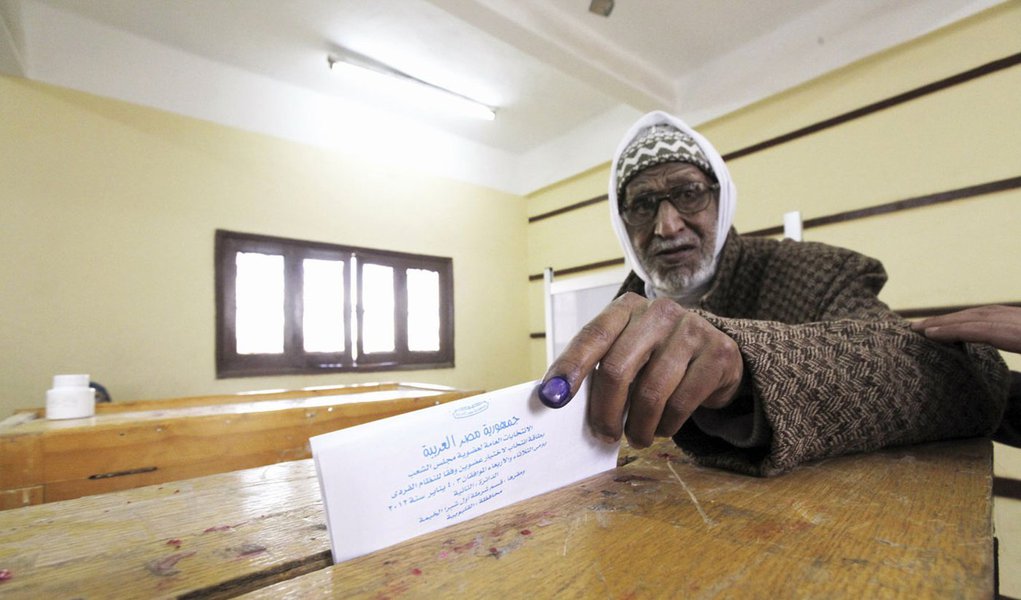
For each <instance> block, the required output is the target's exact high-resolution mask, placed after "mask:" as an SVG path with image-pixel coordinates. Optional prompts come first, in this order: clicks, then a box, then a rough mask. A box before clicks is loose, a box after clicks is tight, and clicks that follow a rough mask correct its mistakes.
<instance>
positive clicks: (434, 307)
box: [408, 269, 440, 352]
mask: <svg viewBox="0 0 1021 600" xmlns="http://www.w3.org/2000/svg"><path fill="white" fill-rule="evenodd" d="M439 349H440V274H439V273H437V272H436V271H427V270H424V269H408V350H411V351H418V352H435V351H438V350H439Z"/></svg>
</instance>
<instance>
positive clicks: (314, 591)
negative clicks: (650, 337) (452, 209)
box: [245, 440, 993, 599]
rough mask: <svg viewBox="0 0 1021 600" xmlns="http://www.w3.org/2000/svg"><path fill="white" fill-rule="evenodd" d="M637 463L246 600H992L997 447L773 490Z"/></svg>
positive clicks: (665, 452)
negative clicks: (953, 599)
mask: <svg viewBox="0 0 1021 600" xmlns="http://www.w3.org/2000/svg"><path fill="white" fill-rule="evenodd" d="M640 455H641V457H642V460H640V461H638V462H636V463H633V464H632V465H628V466H627V467H625V468H623V469H618V470H617V471H614V472H611V473H606V474H603V475H600V476H598V477H595V478H593V479H590V480H588V481H585V482H583V483H581V484H578V485H574V486H570V487H567V488H563V489H560V490H557V491H554V492H552V493H550V494H546V495H544V496H540V497H537V498H533V499H531V500H528V501H525V502H521V503H518V504H516V505H513V506H510V507H506V508H504V509H501V510H499V511H496V512H494V513H491V514H489V515H486V516H483V517H479V518H477V519H474V520H472V521H470V522H466V523H463V524H460V525H456V526H454V527H450V528H448V529H445V530H442V531H439V532H436V533H433V534H428V535H425V536H422V537H420V538H416V539H413V540H411V541H408V542H406V543H403V544H401V545H399V546H396V547H394V548H391V549H387V550H384V551H380V552H377V553H374V554H371V555H369V556H365V557H362V558H359V559H355V560H352V561H348V562H346V563H343V564H340V565H336V566H334V567H331V568H329V569H325V570H322V571H316V572H314V573H310V574H308V575H305V576H302V577H299V578H294V579H290V580H287V581H283V582H280V583H278V584H275V585H272V586H269V587H266V588H263V589H260V590H258V591H255V592H252V593H251V594H249V595H247V596H245V597H246V598H253V599H257V598H273V599H281V598H308V597H343V598H381V597H399V596H407V597H416V598H417V597H430V598H449V597H479V598H482V597H496V598H498V597H501V596H504V597H520V596H521V594H522V593H527V595H528V596H530V597H535V598H588V597H608V598H688V597H706V598H711V597H720V596H725V597H735V598H746V597H777V598H789V597H808V598H855V599H857V598H877V597H903V598H922V597H940V596H945V595H946V594H948V593H951V594H953V595H955V596H959V597H986V598H988V597H991V596H992V594H993V547H992V544H993V542H992V525H991V512H990V511H991V496H990V474H991V468H992V453H991V444H990V442H989V441H988V440H972V441H965V442H952V443H944V444H931V445H926V446H919V447H916V448H909V449H896V450H891V451H886V452H879V453H875V454H870V455H863V456H856V457H847V458H841V459H833V460H829V461H824V462H821V463H816V464H813V465H809V466H806V467H803V468H801V469H799V470H797V471H795V472H793V473H790V474H787V475H784V476H782V477H780V478H776V479H753V478H748V477H742V476H738V475H734V474H730V473H724V472H720V471H715V470H708V469H700V468H697V467H694V466H692V465H690V464H686V463H685V462H684V461H683V459H681V458H680V457H679V456H677V455H676V450H673V449H671V448H670V447H669V446H664V445H662V444H660V445H657V446H654V447H653V450H652V451H651V452H650V451H645V452H642V453H640Z"/></svg>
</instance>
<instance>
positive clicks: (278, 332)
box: [234, 252, 284, 354]
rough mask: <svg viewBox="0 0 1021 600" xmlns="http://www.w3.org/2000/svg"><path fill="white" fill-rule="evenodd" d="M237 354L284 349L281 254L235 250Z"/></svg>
mask: <svg viewBox="0 0 1021 600" xmlns="http://www.w3.org/2000/svg"><path fill="white" fill-rule="evenodd" d="M235 262H236V264H237V279H236V280H235V288H234V289H235V311H236V312H235V317H234V320H235V326H236V337H237V352H238V354H280V353H282V352H283V351H284V257H283V256H280V255H276V254H259V253H255V252H238V253H237V256H236V258H235Z"/></svg>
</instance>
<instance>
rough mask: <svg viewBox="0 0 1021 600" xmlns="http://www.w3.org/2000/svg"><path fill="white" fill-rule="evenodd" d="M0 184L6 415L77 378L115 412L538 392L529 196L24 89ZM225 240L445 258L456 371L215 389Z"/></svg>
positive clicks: (20, 83) (0, 87) (7, 102)
mask: <svg viewBox="0 0 1021 600" xmlns="http://www.w3.org/2000/svg"><path fill="white" fill-rule="evenodd" d="M0 182H2V183H0V256H3V266H0V273H2V277H0V279H2V285H0V331H2V332H3V333H2V335H0V356H2V360H0V381H2V382H3V386H2V392H0V418H3V417H4V416H6V415H8V414H9V413H10V412H11V411H12V410H13V409H15V408H16V407H26V406H41V405H42V404H43V403H44V397H45V396H44V394H45V390H46V389H47V388H48V387H50V383H51V380H52V376H53V375H54V374H57V373H68V372H76V373H77V372H82V373H89V374H91V375H92V377H93V379H94V380H96V381H98V382H100V383H102V384H104V385H105V386H107V388H108V389H109V390H110V392H111V394H112V395H113V397H114V400H115V401H117V400H122V401H124V400H131V399H141V398H160V397H173V396H184V395H198V394H207V393H217V392H231V391H238V390H252V389H267V388H294V387H301V386H307V385H324V384H332V383H348V382H363V381H380V380H383V381H393V380H402V381H420V382H429V383H440V384H446V385H453V386H457V387H464V388H486V389H493V388H497V387H501V386H505V385H510V384H513V383H518V382H520V381H523V380H524V379H525V378H526V377H527V375H528V358H527V353H528V339H527V336H525V335H523V332H524V331H526V329H527V314H526V313H527V308H526V295H525V294H526V292H525V288H524V286H523V285H522V284H521V281H522V280H523V279H525V277H526V273H527V272H526V269H525V258H524V257H525V251H526V250H525V229H524V226H523V223H524V222H525V201H524V199H523V198H521V197H518V196H514V195H508V194H503V193H499V192H495V191H492V190H489V189H485V188H481V187H477V186H472V185H467V184H461V183H457V182H453V181H448V180H443V179H437V178H433V177H427V176H423V175H419V174H415V173H412V172H409V171H408V170H407V169H395V168H388V167H383V166H379V165H376V164H370V163H368V162H361V161H356V160H352V159H350V158H348V157H340V156H338V155H336V154H333V153H331V152H327V151H323V150H319V149H315V148H311V147H308V146H304V145H300V144H294V143H290V142H285V141H281V140H278V139H275V138H271V137H267V136H262V135H256V134H251V133H246V132H242V131H238V130H235V129H231V128H227V127H222V126H218V125H214V124H211V123H208V122H204V121H199V120H195V119H189V118H184V117H180V116H176V115H173V114H169V113H165V112H160V111H156V110H152V109H148V108H142V107H138V106H134V105H130V104H126V103H122V102H116V101H111V100H107V99H102V98H97V97H94V96H90V95H87V94H82V93H78V92H73V91H68V90H64V89H60V88H55V87H51V86H46V85H41V84H36V83H31V82H28V81H25V80H21V79H16V78H0ZM518 223H520V224H522V225H520V226H514V225H513V224H518ZM508 224H512V225H511V226H508ZM218 228H222V229H231V230H236V231H243V232H251V233H261V234H269V235H276V236H283V237H294V238H299V239H308V240H318V241H324V242H332V243H338V244H347V245H354V246H364V247H370V248H383V249H390V250H398V251H404V252H418V253H423V254H433V255H441V256H450V257H453V264H454V284H455V293H454V301H455V312H456V315H455V337H456V341H455V361H456V368H454V369H440V370H432V371H396V372H377V373H367V374H362V375H354V374H345V375H340V374H330V375H317V376H307V377H267V378H252V379H227V380H217V379H216V378H215V370H214V330H213V326H214V318H215V309H214V298H213V293H214V292H213V283H214V282H213V236H214V231H215V230H216V229H218ZM494 315H498V316H499V318H494Z"/></svg>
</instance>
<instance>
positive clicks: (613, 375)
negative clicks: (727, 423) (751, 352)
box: [540, 293, 744, 448]
mask: <svg viewBox="0 0 1021 600" xmlns="http://www.w3.org/2000/svg"><path fill="white" fill-rule="evenodd" d="M590 373H592V381H591V388H590V392H589V399H590V400H589V409H588V420H589V424H590V426H591V427H592V430H593V432H594V433H595V434H596V435H597V436H599V437H601V438H604V439H606V440H608V441H609V440H618V439H620V436H621V434H622V433H626V435H627V438H628V441H629V442H630V443H631V445H632V446H635V447H636V448H643V447H646V446H649V445H651V444H652V442H653V439H654V437H655V436H673V435H674V434H675V433H677V431H678V430H679V429H680V428H681V425H683V424H684V422H685V421H687V420H688V417H690V416H691V414H692V413H693V412H694V411H695V409H696V408H698V407H699V406H705V407H707V408H717V409H718V408H723V407H725V406H727V405H729V404H730V403H731V401H732V400H733V399H734V397H735V396H736V395H737V392H738V388H739V387H740V385H741V378H742V377H743V375H744V363H743V362H742V359H741V353H740V351H739V350H738V347H737V343H736V342H734V340H732V339H731V338H730V337H729V336H727V335H726V334H724V333H723V332H721V331H720V330H718V329H716V328H715V327H713V326H712V325H711V324H710V323H709V322H708V321H706V320H705V319H703V318H702V317H700V316H699V315H698V314H696V313H694V312H691V311H688V310H685V309H684V308H683V307H681V306H680V305H679V304H677V303H676V302H674V301H672V300H669V299H662V298H661V299H657V300H653V301H650V300H648V299H646V298H642V297H641V296H638V295H637V294H630V293H629V294H625V295H623V296H621V297H620V298H618V299H616V300H615V301H613V302H612V303H611V304H610V305H609V306H607V307H606V309H604V310H603V312H601V313H600V314H599V315H598V316H597V317H596V318H595V319H593V320H592V321H591V322H589V323H588V324H587V325H585V327H583V328H582V330H581V331H580V332H579V333H578V334H577V335H576V336H575V337H574V338H573V339H572V340H571V342H570V343H569V344H568V346H567V348H566V349H565V350H564V352H563V353H562V354H561V355H560V356H559V357H558V358H557V359H556V360H555V361H554V362H553V364H552V365H550V368H549V370H548V371H547V372H546V377H544V378H543V382H544V385H543V386H542V387H541V388H540V389H541V390H543V391H546V390H549V389H551V388H556V384H558V383H560V382H557V381H555V380H554V381H553V382H552V384H550V380H551V379H553V378H555V377H560V378H563V379H565V380H566V381H567V383H568V385H569V389H570V391H571V393H573V391H576V390H577V389H578V387H579V386H580V385H581V382H582V381H583V380H584V379H585V377H587V376H588V375H589V374H590ZM546 384H549V387H547V386H546ZM540 394H542V392H540ZM625 411H626V412H627V423H626V424H624V413H625ZM622 429H623V431H622Z"/></svg>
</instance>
